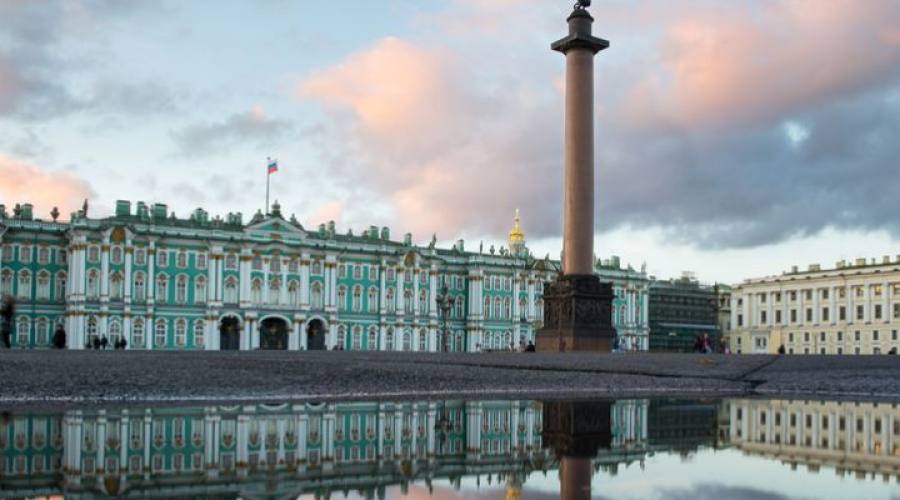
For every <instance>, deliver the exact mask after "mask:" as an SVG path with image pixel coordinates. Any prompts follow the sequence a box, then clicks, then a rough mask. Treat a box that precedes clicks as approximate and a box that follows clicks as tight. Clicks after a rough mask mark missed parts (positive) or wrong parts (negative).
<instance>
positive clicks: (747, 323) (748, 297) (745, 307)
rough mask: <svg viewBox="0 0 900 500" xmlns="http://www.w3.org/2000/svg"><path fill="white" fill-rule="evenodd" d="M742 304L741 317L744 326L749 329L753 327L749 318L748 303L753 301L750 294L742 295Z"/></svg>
mask: <svg viewBox="0 0 900 500" xmlns="http://www.w3.org/2000/svg"><path fill="white" fill-rule="evenodd" d="M743 299H744V304H743V316H744V326H745V327H747V328H749V327H751V326H753V323H752V321H753V320H752V319H751V318H750V302H751V301H752V300H753V294H752V293H745V294H744V295H743Z"/></svg>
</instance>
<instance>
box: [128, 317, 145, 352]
mask: <svg viewBox="0 0 900 500" xmlns="http://www.w3.org/2000/svg"><path fill="white" fill-rule="evenodd" d="M144 342H145V340H144V320H142V319H141V318H135V320H134V322H132V323H131V348H132V349H134V348H138V347H144Z"/></svg>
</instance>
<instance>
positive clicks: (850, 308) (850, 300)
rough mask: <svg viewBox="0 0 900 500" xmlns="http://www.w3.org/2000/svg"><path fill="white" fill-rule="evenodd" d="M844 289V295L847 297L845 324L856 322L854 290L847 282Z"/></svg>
mask: <svg viewBox="0 0 900 500" xmlns="http://www.w3.org/2000/svg"><path fill="white" fill-rule="evenodd" d="M844 289H845V292H844V296H845V297H847V324H853V323H854V322H856V290H855V289H854V287H853V286H851V285H847V284H845V286H844ZM848 333H849V332H848Z"/></svg>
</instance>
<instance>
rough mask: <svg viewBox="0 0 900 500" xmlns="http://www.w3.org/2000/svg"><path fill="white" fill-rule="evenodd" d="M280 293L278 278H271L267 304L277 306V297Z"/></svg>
mask: <svg viewBox="0 0 900 500" xmlns="http://www.w3.org/2000/svg"><path fill="white" fill-rule="evenodd" d="M280 293H281V280H279V279H278V278H273V279H270V280H269V295H268V303H269V304H278V302H279V298H280V297H279V295H280Z"/></svg>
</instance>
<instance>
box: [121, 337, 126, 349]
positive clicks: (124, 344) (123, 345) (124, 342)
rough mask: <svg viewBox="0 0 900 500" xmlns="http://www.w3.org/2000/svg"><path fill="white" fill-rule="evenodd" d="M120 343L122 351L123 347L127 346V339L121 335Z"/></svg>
mask: <svg viewBox="0 0 900 500" xmlns="http://www.w3.org/2000/svg"><path fill="white" fill-rule="evenodd" d="M120 343H121V344H122V350H123V351H124V350H125V348H127V347H128V341H127V340H125V337H122V340H121V341H120Z"/></svg>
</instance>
